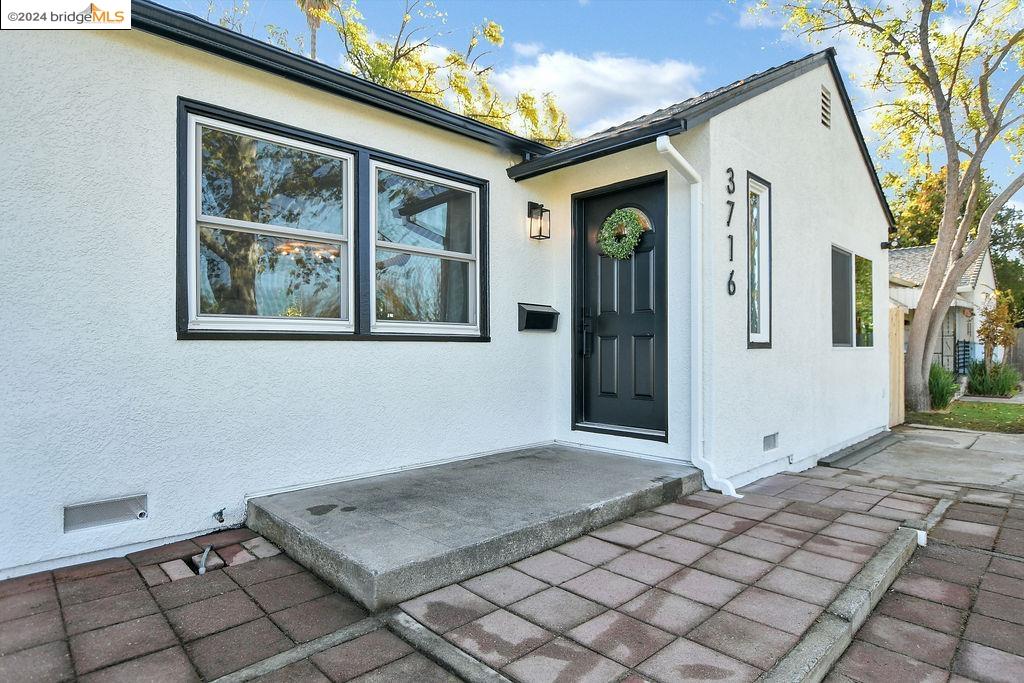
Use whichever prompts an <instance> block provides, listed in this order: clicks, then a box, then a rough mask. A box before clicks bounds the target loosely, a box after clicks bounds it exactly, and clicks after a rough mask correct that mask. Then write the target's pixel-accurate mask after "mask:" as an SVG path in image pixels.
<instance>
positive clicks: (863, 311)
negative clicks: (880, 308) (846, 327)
mask: <svg viewBox="0 0 1024 683" xmlns="http://www.w3.org/2000/svg"><path fill="white" fill-rule="evenodd" d="M854 280H855V292H856V298H855V310H856V319H855V320H856V322H855V325H856V328H857V346H874V343H875V324H874V311H873V308H874V299H873V297H872V296H871V261H869V260H868V259H866V258H864V257H863V256H858V257H857V262H856V265H855V266H854Z"/></svg>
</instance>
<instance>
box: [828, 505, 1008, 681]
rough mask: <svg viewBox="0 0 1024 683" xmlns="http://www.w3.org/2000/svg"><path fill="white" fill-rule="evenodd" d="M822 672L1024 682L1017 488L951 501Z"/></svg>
mask: <svg viewBox="0 0 1024 683" xmlns="http://www.w3.org/2000/svg"><path fill="white" fill-rule="evenodd" d="M930 537H931V542H930V544H929V545H928V546H927V547H925V548H919V549H918V550H917V552H916V553H915V555H914V558H913V559H912V560H911V561H910V562H909V563H908V564H907V566H906V567H905V568H904V570H903V572H902V573H901V574H900V576H899V578H898V579H897V580H896V582H895V583H894V584H893V586H892V589H891V590H890V591H889V592H888V594H887V595H886V596H885V597H884V598H882V601H881V602H880V603H879V604H878V607H877V608H876V609H875V611H874V613H873V614H872V616H871V617H870V618H869V619H868V621H867V622H865V624H864V626H863V627H861V629H860V631H859V632H858V633H857V636H856V639H855V640H854V642H853V644H852V645H851V646H850V648H849V649H848V650H847V651H846V653H845V654H844V655H843V658H842V659H841V660H840V661H839V662H838V663H837V665H836V666H835V668H834V670H833V672H832V674H831V675H830V676H829V678H828V679H827V680H828V681H830V682H831V683H846V682H848V681H862V682H863V683H869V682H873V681H879V680H890V681H946V680H949V681H954V682H955V681H985V682H991V683H995V682H997V681H998V682H1000V683H1011V682H1014V683H1016V682H1019V681H1024V496H1022V495H1020V494H1010V493H1007V492H997V491H972V492H970V493H968V494H967V495H966V496H965V497H964V499H963V500H962V501H960V502H957V503H955V504H953V505H952V506H951V507H950V509H949V510H948V511H947V513H946V515H945V516H944V517H943V520H942V521H941V522H939V524H938V525H937V526H936V527H935V529H934V530H933V531H932V533H931V534H930Z"/></svg>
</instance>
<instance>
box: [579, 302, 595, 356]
mask: <svg viewBox="0 0 1024 683" xmlns="http://www.w3.org/2000/svg"><path fill="white" fill-rule="evenodd" d="M580 334H581V336H582V338H581V340H580V348H581V349H582V351H583V357H584V358H586V357H589V356H590V355H591V354H592V353H593V352H594V316H592V315H591V314H590V309H589V308H584V309H583V316H582V318H581V319H580Z"/></svg>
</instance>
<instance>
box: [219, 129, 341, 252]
mask: <svg viewBox="0 0 1024 683" xmlns="http://www.w3.org/2000/svg"><path fill="white" fill-rule="evenodd" d="M200 130H201V132H202V146H203V162H202V167H203V168H202V188H201V193H202V212H203V213H204V214H205V215H207V216H217V217H219V218H233V219H235V220H242V221H250V222H253V223H267V224H270V225H279V226H282V227H289V228H299V229H302V230H315V231H318V232H330V233H335V234H342V233H343V232H344V225H345V212H344V203H345V197H344V194H345V182H344V174H345V170H344V166H345V162H344V161H343V160H342V159H337V158H335V157H329V156H324V155H322V154H316V153H314V152H308V151H306V150H302V149H298V148H295V147H286V146H284V145H278V144H274V143H272V142H266V141H264V140H258V139H256V138H253V137H249V136H248V135H239V134H237V133H227V132H224V131H220V130H215V129H212V128H201V129H200Z"/></svg>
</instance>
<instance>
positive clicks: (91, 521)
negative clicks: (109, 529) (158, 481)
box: [64, 494, 148, 533]
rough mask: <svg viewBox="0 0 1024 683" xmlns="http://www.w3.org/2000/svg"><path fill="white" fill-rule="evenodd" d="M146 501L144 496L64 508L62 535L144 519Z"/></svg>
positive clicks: (146, 513)
mask: <svg viewBox="0 0 1024 683" xmlns="http://www.w3.org/2000/svg"><path fill="white" fill-rule="evenodd" d="M147 506H148V500H147V497H146V495H145V494H143V495H141V496H127V497H125V498H113V499H111V500H98V501H95V502H92V503H80V504H78V505H66V506H64V533H67V532H69V531H78V530H79V529H91V528H93V527H97V526H106V525H108V524H119V523H121V522H131V521H133V520H139V519H145V518H146V516H147V515H148V512H147Z"/></svg>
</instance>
